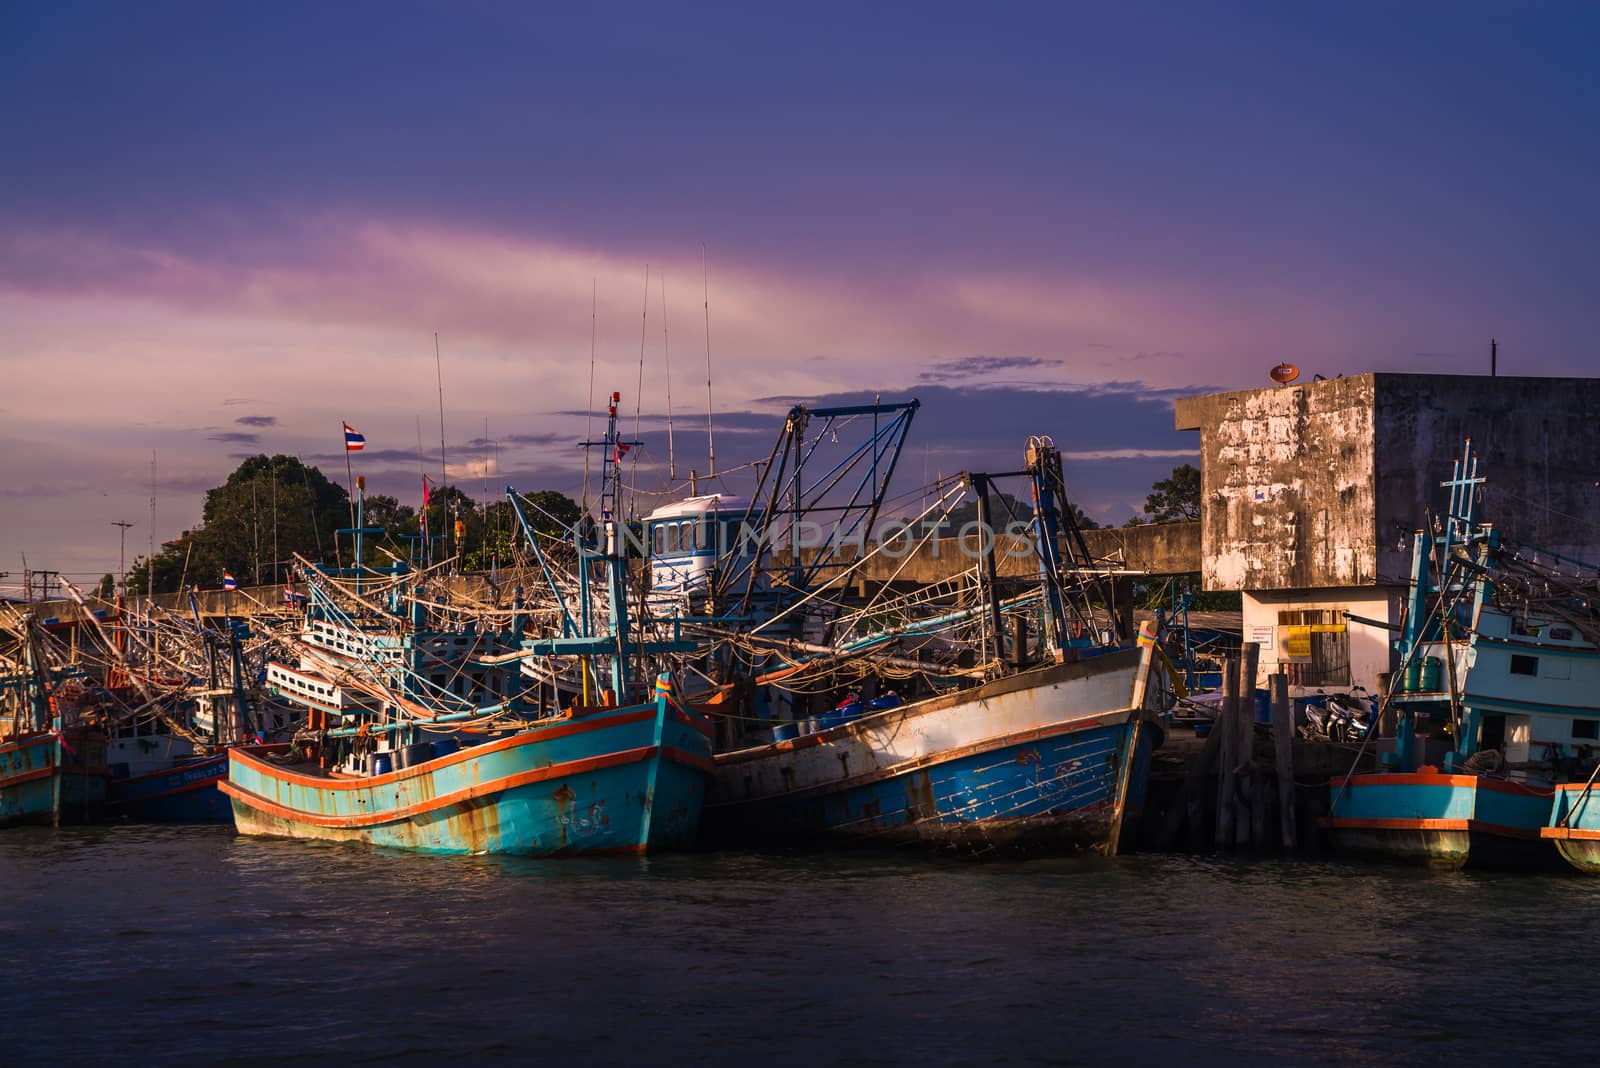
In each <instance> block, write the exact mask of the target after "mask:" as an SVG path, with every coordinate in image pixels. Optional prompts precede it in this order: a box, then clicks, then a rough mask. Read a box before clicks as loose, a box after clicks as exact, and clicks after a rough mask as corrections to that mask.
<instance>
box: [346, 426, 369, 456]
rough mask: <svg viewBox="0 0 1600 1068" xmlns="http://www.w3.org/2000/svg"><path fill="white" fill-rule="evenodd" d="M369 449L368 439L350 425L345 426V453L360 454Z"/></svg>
mask: <svg viewBox="0 0 1600 1068" xmlns="http://www.w3.org/2000/svg"><path fill="white" fill-rule="evenodd" d="M366 447H367V438H366V435H365V434H362V433H361V432H360V431H358V430H357V429H356V428H355V427H353V426H351V425H350V424H349V423H346V424H345V425H344V451H345V452H360V451H361V450H362V449H364V448H366Z"/></svg>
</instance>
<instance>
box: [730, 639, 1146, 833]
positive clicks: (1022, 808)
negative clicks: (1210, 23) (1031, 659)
mask: <svg viewBox="0 0 1600 1068" xmlns="http://www.w3.org/2000/svg"><path fill="white" fill-rule="evenodd" d="M1153 663H1154V661H1153V655H1152V654H1151V653H1149V652H1148V651H1146V650H1133V649H1130V650H1123V651H1119V652H1113V653H1109V654H1105V655H1101V656H1097V657H1093V658H1090V659H1086V660H1082V661H1077V662H1073V663H1068V664H1061V665H1053V666H1049V667H1044V668H1039V669H1035V670H1032V671H1027V672H1023V673H1020V674H1018V675H1014V676H1010V677H1007V678H1002V679H997V680H994V681H992V682H989V683H986V684H984V685H982V686H979V687H976V688H974V689H971V690H965V691H961V692H958V693H954V694H947V695H944V696H941V697H935V698H930V699H928V700H925V701H920V702H916V703H913V704H908V705H902V706H900V707H897V708H892V709H888V710H885V711H882V712H878V713H875V714H872V715H869V716H865V717H863V718H861V719H859V720H856V721H853V722H850V723H846V724H843V725H840V726H836V727H832V728H830V729H828V730H825V731H821V732H818V733H816V734H810V735H804V736H802V737H799V738H795V739H790V740H785V741H779V742H773V743H771V744H768V745H764V746H758V747H755V748H752V749H745V750H739V751H735V752H731V753H724V754H722V755H720V756H718V758H717V774H716V776H715V778H714V779H713V782H712V788H711V795H710V796H709V798H708V799H707V802H706V817H705V822H706V827H705V833H704V835H703V837H704V839H705V840H707V841H710V842H717V843H729V842H740V841H742V842H751V841H770V840H772V839H775V838H788V839H791V840H804V839H813V840H826V841H832V842H852V843H856V844H864V845H875V844H884V845H891V844H895V845H897V844H914V845H919V846H926V847H930V848H933V849H936V850H940V851H946V852H952V853H957V854H962V855H989V854H1004V855H1026V856H1039V855H1071V854H1074V853H1083V852H1098V853H1114V852H1115V851H1116V849H1117V844H1118V841H1119V839H1120V838H1121V836H1122V835H1123V834H1125V833H1126V832H1127V830H1128V829H1129V828H1130V826H1131V823H1132V821H1133V818H1134V817H1135V816H1136V815H1137V812H1138V810H1139V808H1140V806H1141V804H1142V800H1143V795H1144V784H1145V779H1146V776H1147V774H1148V768H1149V758H1150V752H1151V749H1152V748H1153V746H1154V744H1155V742H1156V740H1157V738H1158V737H1159V728H1158V727H1156V726H1155V724H1154V723H1153V722H1151V715H1150V711H1149V710H1148V709H1147V708H1146V707H1145V702H1146V694H1147V693H1148V692H1150V689H1149V687H1148V686H1147V681H1148V679H1149V675H1150V672H1151V670H1152V668H1153Z"/></svg>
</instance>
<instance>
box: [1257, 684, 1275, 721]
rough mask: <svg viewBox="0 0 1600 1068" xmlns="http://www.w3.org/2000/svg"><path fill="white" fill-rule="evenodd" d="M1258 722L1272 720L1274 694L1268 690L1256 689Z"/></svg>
mask: <svg viewBox="0 0 1600 1068" xmlns="http://www.w3.org/2000/svg"><path fill="white" fill-rule="evenodd" d="M1256 722H1257V723H1271V722H1272V694H1271V693H1269V692H1268V691H1266V690H1257V691H1256Z"/></svg>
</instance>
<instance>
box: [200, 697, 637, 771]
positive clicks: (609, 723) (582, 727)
mask: <svg viewBox="0 0 1600 1068" xmlns="http://www.w3.org/2000/svg"><path fill="white" fill-rule="evenodd" d="M655 714H656V712H655V709H653V708H647V709H642V710H640V711H638V712H629V713H627V714H625V715H621V716H613V717H611V718H609V719H598V720H591V721H586V722H572V723H564V724H562V725H561V726H559V727H540V728H532V729H529V730H526V731H522V732H521V733H518V734H513V735H511V736H510V737H509V738H501V739H498V740H497V741H493V742H484V743H483V744H482V745H474V746H468V747H467V748H465V749H462V750H460V751H459V752H455V753H452V754H450V755H449V756H445V757H438V758H436V759H434V760H430V761H428V762H427V764H426V766H425V767H424V766H420V765H419V766H418V767H414V768H402V769H401V770H399V771H391V772H389V773H387V774H385V775H370V776H367V777H365V778H351V779H333V778H326V777H324V776H321V775H302V774H300V773H299V772H295V771H289V770H287V769H285V768H279V767H274V766H273V765H271V764H269V763H267V762H266V761H264V760H259V759H257V758H256V756H255V751H254V749H253V748H252V749H230V750H228V755H229V757H230V758H231V759H233V760H238V761H241V762H243V763H246V764H249V765H251V766H253V767H255V768H256V769H258V770H260V771H264V772H266V773H268V774H270V775H271V776H272V777H273V778H275V779H283V780H284V781H286V782H293V783H299V784H300V785H302V786H319V787H331V788H333V789H336V790H340V789H343V790H349V789H358V788H364V787H368V786H384V785H387V784H388V783H393V782H399V781H400V780H402V779H410V778H415V777H416V776H418V775H422V774H426V773H427V772H429V771H432V770H434V769H436V768H442V767H447V766H449V765H451V764H458V763H460V762H461V761H463V760H471V759H473V758H475V757H480V756H484V755H485V754H488V753H497V752H500V751H501V750H503V749H515V748H517V747H518V746H522V745H531V744H533V743H535V742H546V741H550V740H552V739H555V738H565V737H566V736H568V735H570V734H583V733H584V732H586V731H594V730H601V729H603V728H606V727H620V726H622V725H624V724H628V723H638V722H640V721H641V720H646V719H650V718H651V717H653V716H654V715H655ZM418 726H421V727H424V728H426V727H427V726H428V725H427V724H426V723H422V724H418Z"/></svg>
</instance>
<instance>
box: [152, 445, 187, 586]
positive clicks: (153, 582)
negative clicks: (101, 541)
mask: <svg viewBox="0 0 1600 1068" xmlns="http://www.w3.org/2000/svg"><path fill="white" fill-rule="evenodd" d="M144 592H145V596H147V597H148V596H150V595H151V594H153V593H155V592H156V451H155V450H154V449H151V450H150V555H149V556H146V557H145V558H144ZM180 592H181V591H180Z"/></svg>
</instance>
